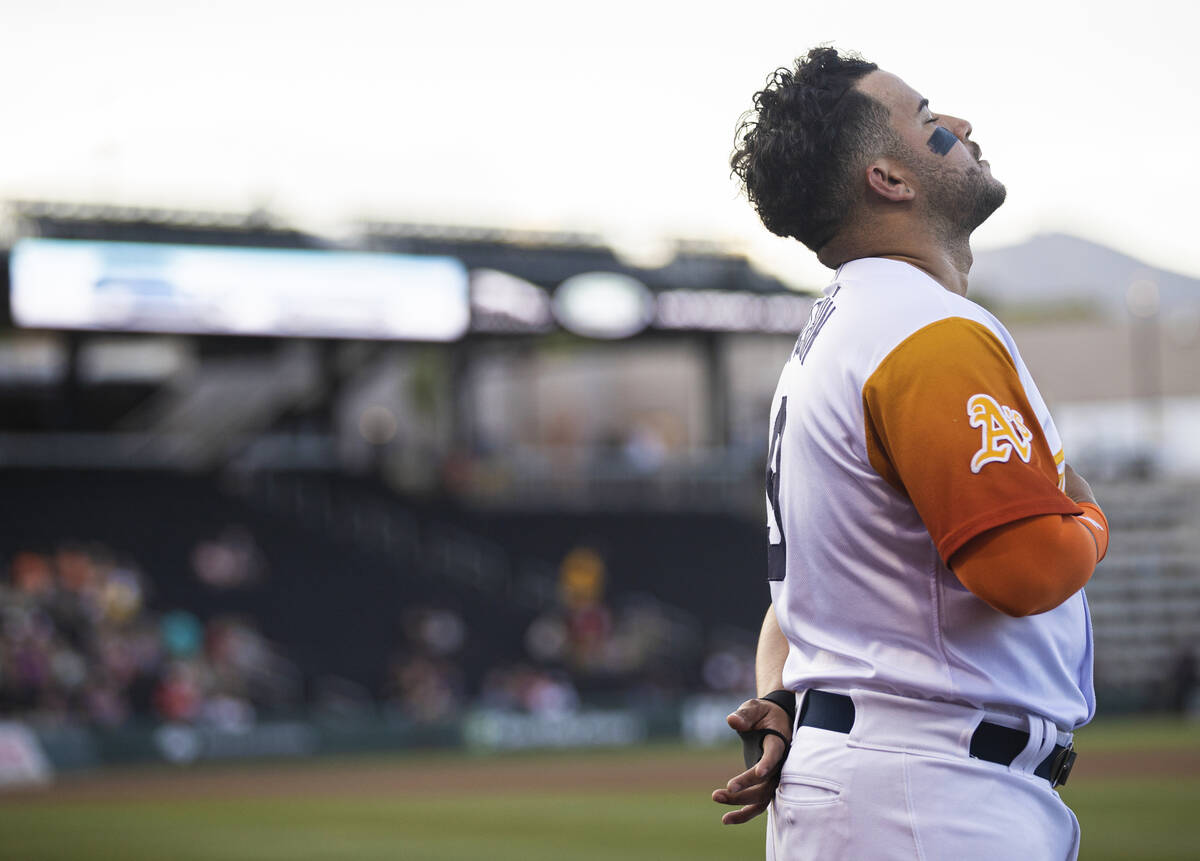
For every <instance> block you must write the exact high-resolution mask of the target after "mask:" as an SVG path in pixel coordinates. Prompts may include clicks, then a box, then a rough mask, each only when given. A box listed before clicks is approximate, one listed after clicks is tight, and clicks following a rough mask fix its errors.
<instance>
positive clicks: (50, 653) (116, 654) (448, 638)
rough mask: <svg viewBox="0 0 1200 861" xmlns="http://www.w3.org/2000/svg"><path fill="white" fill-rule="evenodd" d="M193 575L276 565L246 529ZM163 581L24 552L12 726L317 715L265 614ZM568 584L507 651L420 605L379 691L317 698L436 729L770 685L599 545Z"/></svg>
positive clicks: (196, 556)
mask: <svg viewBox="0 0 1200 861" xmlns="http://www.w3.org/2000/svg"><path fill="white" fill-rule="evenodd" d="M191 563H192V572H191V573H192V576H193V577H194V578H195V582H196V583H198V584H200V585H201V587H202V588H204V589H206V590H210V591H212V590H218V591H224V590H229V589H234V588H238V587H240V586H244V585H247V584H250V583H260V582H261V581H262V580H263V578H264V571H265V561H264V560H263V559H262V556H261V553H260V552H259V551H258V549H257V547H256V545H255V543H254V541H253V538H252V537H251V536H250V535H249V534H248V533H247V532H246V531H245V530H243V529H241V528H231V529H230V530H227V531H226V532H225V533H223V534H222V535H220V536H218V537H217V538H215V539H212V540H208V541H204V542H201V543H199V544H197V545H196V547H195V548H194V549H193V552H192V554H191ZM152 585H153V581H152V579H150V578H148V577H147V576H146V575H145V574H144V573H143V571H142V570H141V569H140V568H139V567H138V566H137V564H136V563H134V562H133V561H131V560H130V559H128V558H125V557H123V556H121V555H120V554H118V553H116V552H114V551H113V550H111V549H110V548H108V547H105V546H102V545H98V544H91V545H66V544H64V545H62V546H60V547H58V548H56V549H54V550H53V551H51V552H38V551H33V550H23V551H20V552H17V553H15V554H13V555H12V556H11V558H10V559H9V561H8V566H7V570H6V576H4V577H3V578H2V579H0V716H13V715H18V716H21V717H22V718H24V719H28V720H32V721H34V722H36V723H41V724H55V723H58V724H62V723H72V724H87V725H92V726H97V727H116V726H120V725H123V724H125V723H127V722H129V721H131V720H150V721H155V722H170V723H187V724H197V725H207V726H215V727H220V728H226V729H234V730H236V729H238V728H242V727H247V726H251V725H253V724H254V722H255V721H256V720H258V719H259V718H261V717H263V716H268V715H278V714H283V713H287V712H294V710H295V709H297V708H298V707H300V706H303V705H305V704H306V703H305V697H306V682H305V678H304V668H302V667H297V666H295V665H294V664H293V663H292V662H291V661H289V660H288V659H287V657H286V656H285V650H284V648H282V647H281V646H279V645H276V644H274V643H272V642H270V641H269V640H268V639H267V638H266V637H265V636H264V635H263V633H262V632H261V630H260V628H259V626H258V624H257V623H256V621H255V620H254V619H251V618H248V617H246V616H245V615H229V614H216V615H213V616H212V617H211V618H207V619H202V618H200V616H199V615H197V613H195V612H192V611H191V610H188V609H179V608H172V609H166V610H159V609H154V608H153V606H152V601H151V600H150V598H151V595H150V594H149V593H150V591H151V587H152ZM556 586H557V591H556V595H557V597H556V599H555V600H553V601H552V602H551V603H550V605H549V606H547V607H546V608H544V609H543V610H542V611H541V612H540V613H537V614H536V615H534V616H533V617H532V619H531V620H530V621H529V622H528V625H527V626H526V627H525V629H524V630H523V631H514V632H512V633H513V639H514V646H515V648H512V649H507V650H506V649H504V648H501V647H498V646H497V645H496V644H495V643H484V644H482V645H481V643H480V642H479V641H478V638H477V637H476V638H475V642H473V635H472V630H471V625H470V622H469V620H468V619H466V618H464V616H463V614H462V612H461V611H460V610H459V609H458V608H455V607H451V606H447V605H435V604H428V605H418V606H410V607H407V608H404V609H403V610H402V612H401V616H400V624H399V625H398V629H397V636H396V649H395V652H394V654H393V656H392V660H391V661H390V663H389V665H388V671H387V674H386V677H385V678H384V679H382V681H381V684H380V685H379V686H377V688H376V689H367V688H361V687H360V686H357V685H355V684H354V683H351V682H349V681H348V680H345V679H339V678H336V677H332V678H330V677H324V678H322V679H321V680H319V683H317V684H311V683H310V684H309V685H308V691H307V696H308V698H309V699H310V700H313V702H311V703H307V704H308V705H313V703H316V704H317V705H318V706H320V705H322V703H324V702H325V700H330V701H331V702H332V701H333V700H337V701H338V702H339V703H341V706H340V707H342V708H345V707H348V706H347V705H346V704H348V703H352V702H353V703H354V705H353V706H352V707H353V708H355V709H362V708H374V704H376V703H380V704H382V706H383V708H384V709H385V711H386V712H388V713H391V714H394V715H398V716H400V717H402V718H403V719H405V720H409V721H413V722H417V723H436V722H443V721H446V720H448V719H453V718H455V717H458V716H461V715H462V713H463V712H464V711H465V710H466V709H468V708H486V709H496V710H503V711H509V712H523V713H529V714H538V715H545V716H560V715H565V714H570V713H571V712H574V711H576V710H577V709H579V708H580V706H581V704H583V703H585V702H596V701H603V702H604V703H606V704H618V703H622V704H631V703H638V704H653V703H655V702H664V701H669V700H671V699H673V698H675V697H677V696H680V695H683V694H688V693H693V692H695V686H696V682H697V679H698V680H699V681H700V682H701V684H702V686H703V687H705V688H707V689H709V690H714V691H720V692H736V693H739V694H740V693H744V692H745V691H747V690H749V688H750V687H752V686H753V652H752V644H745V643H739V644H736V645H733V646H730V645H729V644H725V645H719V646H716V647H711V648H709V649H708V651H707V652H705V650H704V648H703V647H704V644H703V643H702V642H700V639H699V634H698V632H697V630H696V627H697V626H696V625H695V623H694V621H690V620H689V619H687V618H686V617H685V618H680V611H678V610H677V609H673V608H671V607H669V606H667V605H664V604H662V603H661V602H658V601H656V600H654V599H652V598H650V597H649V596H645V595H641V596H638V595H621V596H619V597H618V599H617V600H613V599H612V598H611V597H610V596H609V594H608V572H607V569H606V564H605V560H604V558H603V557H602V556H601V554H600V553H598V552H597V551H596V550H594V549H592V548H589V547H577V548H575V549H573V550H571V551H570V552H569V553H567V554H566V556H565V557H564V558H563V560H562V562H561V566H560V569H559V577H558V582H557V584H556ZM689 667H690V668H691V669H689ZM331 691H332V693H331Z"/></svg>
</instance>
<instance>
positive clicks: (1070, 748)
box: [1050, 743, 1076, 789]
mask: <svg viewBox="0 0 1200 861" xmlns="http://www.w3.org/2000/svg"><path fill="white" fill-rule="evenodd" d="M1075 758H1076V753H1075V745H1074V743H1071V744H1068V745H1067V746H1066V747H1064V748H1063V749H1062V751H1060V752H1059V754H1058V756H1056V757H1055V758H1054V763H1053V764H1052V765H1051V766H1050V786H1051V787H1052V788H1055V789H1057V788H1058V787H1060V786H1065V785H1066V782H1067V778H1068V777H1070V776H1071V769H1072V768H1074V767H1075Z"/></svg>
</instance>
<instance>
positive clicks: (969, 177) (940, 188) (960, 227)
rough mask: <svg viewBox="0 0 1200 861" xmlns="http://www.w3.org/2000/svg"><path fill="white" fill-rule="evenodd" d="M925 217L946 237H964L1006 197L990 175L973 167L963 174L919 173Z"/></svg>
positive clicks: (1005, 192)
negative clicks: (924, 199) (927, 216)
mask: <svg viewBox="0 0 1200 861" xmlns="http://www.w3.org/2000/svg"><path fill="white" fill-rule="evenodd" d="M923 172H925V173H927V175H926V176H925V177H923V182H922V185H924V187H925V188H926V189H928V190H927V192H926V195H927V196H926V206H927V207H928V210H929V215H930V217H931V218H932V220H933V221H934V223H935V224H937V225H938V227H939V228H940V232H943V233H944V234H945V235H946V236H947V238H965V237H968V236H970V235H971V234H972V233H973V232H974V230H975V228H977V227H978V226H979V225H981V224H983V222H985V221H987V220H988V217H989V216H990V215H991V214H992V213H993V212H995V211H996V210H997V209H999V208H1000V204H1002V203H1004V198H1005V196H1006V195H1007V194H1008V190H1007V189H1005V187H1004V184H1003V183H1002V182H1000V181H999V180H998V179H995V178H993V177H992V175H991V172H990V171H988V170H984V168H983V167H981V166H980V165H979V164H974V165H972V166H971V167H970V168H968V169H967V170H966V171H964V172H961V173H959V172H951V171H940V172H937V173H934V172H932V171H923Z"/></svg>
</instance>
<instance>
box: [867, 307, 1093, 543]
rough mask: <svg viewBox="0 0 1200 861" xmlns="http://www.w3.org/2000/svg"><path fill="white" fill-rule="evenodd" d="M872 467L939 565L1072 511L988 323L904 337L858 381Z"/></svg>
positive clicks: (960, 323)
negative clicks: (1032, 521)
mask: <svg viewBox="0 0 1200 861" xmlns="http://www.w3.org/2000/svg"><path fill="white" fill-rule="evenodd" d="M862 397H863V408H864V423H865V428H864V430H865V435H866V444H867V454H868V456H869V458H870V461H871V465H872V466H873V467H874V468H875V470H876V471H877V472H878V473H879V474H880V475H881V476H882V477H883V478H884V479H885V480H886V481H887V482H888V483H889V484H891V485H892V486H893V487H894V488H896V489H897V490H898V491H900V492H901V493H904V494H906V495H907V496H908V498H909V499H911V500H912V503H913V505H914V506H916V509H917V512H918V513H919V514H920V516H921V519H922V520H923V521H924V523H925V526H926V528H927V529H928V530H929V534H930V535H931V536H932V537H933V541H934V544H935V545H936V547H937V550H938V553H939V554H940V555H941V557H942V559H944V560H948V559H949V558H950V557H951V556H952V555H953V554H954V552H955V551H956V550H958V549H959V548H960V547H962V545H963V544H965V543H966V542H967V541H969V540H970V539H971V538H973V537H974V536H976V535H979V534H980V533H982V532H985V531H987V530H988V529H992V528H993V527H996V526H1001V525H1003V524H1006V523H1012V522H1013V521H1016V520H1020V519H1023V518H1026V517H1033V516H1036V515H1039V514H1071V515H1078V514H1081V513H1082V509H1081V508H1080V507H1079V506H1078V505H1076V504H1075V503H1074V502H1072V501H1071V500H1070V499H1069V498H1068V497H1067V496H1066V495H1065V494H1064V493H1063V492H1062V491H1061V490H1059V488H1058V467H1057V465H1056V463H1055V459H1054V453H1053V452H1051V451H1050V447H1049V444H1048V443H1047V442H1046V436H1045V433H1044V431H1043V430H1042V427H1041V424H1040V423H1039V421H1038V417H1037V415H1036V414H1035V413H1034V410H1033V407H1032V406H1031V405H1030V402H1029V399H1028V397H1027V395H1026V393H1025V388H1024V386H1023V385H1022V383H1021V379H1020V375H1019V374H1018V371H1017V368H1016V365H1015V364H1014V363H1013V360H1012V357H1011V356H1010V355H1009V353H1008V350H1007V349H1005V347H1004V344H1003V343H1001V341H1000V340H999V339H998V338H997V337H996V335H995V334H993V333H992V332H991V330H989V329H988V328H987V327H986V326H984V325H983V324H981V323H978V322H976V321H974V320H968V319H965V318H962V317H951V318H947V319H944V320H939V321H938V322H936V323H931V324H930V325H928V326H925V327H924V328H922V329H920V330H918V331H917V332H915V333H914V334H912V335H910V336H909V337H908V338H907V339H905V340H904V341H902V342H901V343H900V344H899V345H898V346H897V347H896V348H895V349H894V350H892V351H891V352H890V353H889V354H888V355H887V356H886V357H885V358H884V360H883V361H882V362H881V363H880V364H879V366H878V367H877V368H876V369H875V371H874V373H872V374H871V376H870V377H869V378H868V379H867V381H866V383H865V384H864V385H863V392H862Z"/></svg>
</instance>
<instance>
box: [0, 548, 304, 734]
mask: <svg viewBox="0 0 1200 861" xmlns="http://www.w3.org/2000/svg"><path fill="white" fill-rule="evenodd" d="M148 586H149V583H148V580H147V578H146V577H145V575H144V574H143V573H142V571H141V570H140V569H139V568H138V567H137V565H136V564H134V563H133V562H131V561H130V560H128V559H123V558H121V557H120V556H119V555H118V554H116V553H114V552H113V551H112V550H111V549H109V548H107V547H104V546H102V545H87V546H71V545H63V546H61V547H58V548H57V549H55V550H53V551H52V552H49V553H43V552H36V551H32V550H25V551H20V552H18V553H16V554H14V555H13V556H12V558H11V560H10V562H9V565H8V571H7V577H5V578H4V579H3V580H2V581H0V713H3V714H6V715H13V714H19V715H21V716H23V717H25V718H28V719H31V720H34V721H37V722H42V723H68V722H70V723H88V724H92V725H96V726H102V727H113V726H118V725H121V724H123V723H125V722H126V721H128V720H130V719H132V718H140V717H150V718H155V719H158V720H162V721H185V722H204V723H212V724H215V725H222V726H230V725H234V726H236V725H245V724H247V723H250V722H253V720H254V719H255V716H256V714H257V712H258V711H260V710H263V709H266V710H272V709H278V708H281V707H285V706H287V705H288V704H290V703H294V702H295V701H296V700H297V699H298V697H299V694H300V684H299V674H298V673H297V672H296V670H295V669H294V668H293V667H292V666H291V665H290V664H289V663H288V662H287V661H286V660H285V659H284V658H283V657H282V655H281V654H280V652H279V650H278V648H277V647H275V646H273V645H272V644H271V643H269V642H268V641H267V640H266V638H265V637H263V635H262V634H261V632H260V631H259V629H258V628H257V626H256V625H255V624H254V622H253V621H251V620H249V619H245V618H240V617H236V616H216V617H214V618H211V619H209V620H207V621H201V620H200V619H198V618H197V617H196V616H195V615H194V614H192V613H191V612H188V611H187V610H172V611H170V612H162V613H160V612H155V611H153V610H151V609H150V608H149V607H148V602H147V590H148Z"/></svg>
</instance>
